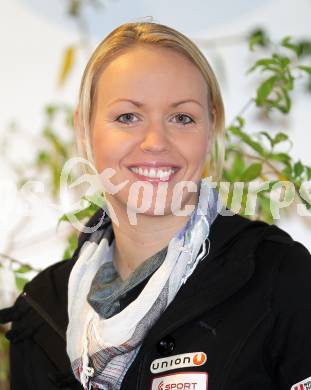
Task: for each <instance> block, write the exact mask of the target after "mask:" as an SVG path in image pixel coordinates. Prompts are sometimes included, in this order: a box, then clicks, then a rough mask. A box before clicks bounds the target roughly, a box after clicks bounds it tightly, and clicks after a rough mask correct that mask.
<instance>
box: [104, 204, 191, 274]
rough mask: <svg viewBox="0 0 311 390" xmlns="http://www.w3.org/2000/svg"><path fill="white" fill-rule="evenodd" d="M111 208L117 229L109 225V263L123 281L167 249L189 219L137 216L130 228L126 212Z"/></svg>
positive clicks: (172, 216) (113, 225)
mask: <svg viewBox="0 0 311 390" xmlns="http://www.w3.org/2000/svg"><path fill="white" fill-rule="evenodd" d="M112 203H113V202H111V204H112ZM112 205H113V209H114V210H115V212H116V214H117V216H118V222H119V226H117V225H116V224H115V223H114V222H113V221H112V227H113V232H114V238H115V251H114V255H113V262H114V265H115V267H116V268H117V270H118V273H119V275H120V277H121V279H123V280H125V279H127V278H128V277H129V276H130V274H131V273H132V272H133V271H134V270H135V269H136V268H137V267H138V266H140V265H141V264H142V263H143V262H144V261H145V260H146V259H148V258H149V257H150V256H152V255H154V254H155V253H157V252H158V251H160V250H161V249H162V248H164V247H165V246H167V245H168V243H169V242H170V240H171V239H172V238H173V237H174V236H175V235H176V233H177V232H178V231H179V230H180V229H182V228H183V227H184V225H185V224H186V223H187V221H188V220H189V218H190V215H188V216H176V215H173V214H169V215H161V216H159V215H146V214H138V215H137V224H135V225H132V224H130V221H129V219H128V215H127V212H126V210H124V209H123V208H121V207H118V208H116V207H117V205H115V204H112Z"/></svg>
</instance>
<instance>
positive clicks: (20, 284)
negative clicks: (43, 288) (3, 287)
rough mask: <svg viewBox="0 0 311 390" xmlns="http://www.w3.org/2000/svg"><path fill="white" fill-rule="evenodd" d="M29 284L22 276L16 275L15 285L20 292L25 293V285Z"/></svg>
mask: <svg viewBox="0 0 311 390" xmlns="http://www.w3.org/2000/svg"><path fill="white" fill-rule="evenodd" d="M26 283H28V280H27V279H25V278H21V277H20V276H17V275H15V284H16V287H17V289H18V290H19V291H23V289H24V287H25V284H26Z"/></svg>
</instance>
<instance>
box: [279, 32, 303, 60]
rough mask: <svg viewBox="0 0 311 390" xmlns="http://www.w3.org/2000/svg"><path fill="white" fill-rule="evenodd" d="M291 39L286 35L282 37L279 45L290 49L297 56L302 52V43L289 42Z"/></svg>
mask: <svg viewBox="0 0 311 390" xmlns="http://www.w3.org/2000/svg"><path fill="white" fill-rule="evenodd" d="M291 40H292V37H291V36H287V37H285V38H283V39H282V41H281V46H283V47H286V48H287V49H290V50H292V51H293V52H295V54H296V55H297V57H300V56H301V54H302V51H303V47H302V45H301V44H294V43H291Z"/></svg>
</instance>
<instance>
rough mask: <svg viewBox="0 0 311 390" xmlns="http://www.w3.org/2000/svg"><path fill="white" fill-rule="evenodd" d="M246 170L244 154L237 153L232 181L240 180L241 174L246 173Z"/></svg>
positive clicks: (233, 165) (232, 170)
mask: <svg viewBox="0 0 311 390" xmlns="http://www.w3.org/2000/svg"><path fill="white" fill-rule="evenodd" d="M244 169H245V163H244V159H243V157H242V153H239V152H238V153H236V155H235V158H234V160H233V164H232V169H231V176H232V179H233V180H234V179H238V178H239V177H240V176H241V174H242V173H243V172H244Z"/></svg>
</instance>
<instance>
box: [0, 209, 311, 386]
mask: <svg viewBox="0 0 311 390" xmlns="http://www.w3.org/2000/svg"><path fill="white" fill-rule="evenodd" d="M100 217H101V212H100V211H99V212H97V213H96V214H95V216H94V217H93V218H92V219H91V220H90V221H89V223H88V226H92V225H93V224H94V225H95V224H96V223H97V221H98V220H99V218H100ZM87 238H88V234H86V233H81V234H80V236H79V244H78V248H77V250H76V251H75V253H74V255H73V257H72V259H70V260H66V261H61V262H59V263H56V264H54V265H52V266H50V267H49V268H47V269H46V270H45V271H43V272H41V273H40V274H39V275H38V276H36V277H35V278H34V280H32V281H31V282H30V283H28V284H27V285H26V287H25V290H24V293H23V294H22V295H20V297H19V298H18V299H17V301H16V303H15V305H14V306H13V307H12V308H8V309H6V310H2V311H0V322H1V321H2V322H8V321H12V322H13V323H12V330H11V331H9V332H8V334H7V337H8V338H9V339H10V340H11V349H10V352H11V375H12V380H11V389H12V390H21V389H23V390H35V389H40V390H52V389H53V390H55V389H60V388H62V389H81V388H82V387H81V386H80V384H79V383H78V382H77V381H76V380H75V378H74V376H73V374H72V371H71V367H70V362H69V359H68V356H67V354H66V349H65V348H66V342H65V333H66V327H67V323H68V317H67V284H68V278H69V275H70V271H71V269H72V267H73V265H74V262H75V260H76V259H77V257H78V253H79V250H80V248H81V246H82V244H83V242H84V241H85V240H86V239H87ZM209 239H210V252H209V254H208V256H207V257H206V258H205V259H203V260H202V261H201V262H200V263H199V265H198V266H197V268H196V270H195V271H194V273H193V274H192V275H191V277H190V278H189V279H188V281H187V283H186V284H185V285H184V286H183V287H182V288H181V289H180V290H179V292H178V294H177V295H176V297H175V299H174V300H173V302H172V303H171V304H170V305H169V306H168V308H167V309H166V311H165V312H164V313H163V314H162V316H161V317H160V318H159V319H158V321H157V322H156V323H155V325H154V326H153V327H152V329H151V330H150V331H149V333H148V334H147V336H146V337H145V339H144V341H143V344H142V347H141V348H140V351H139V353H138V355H137V357H136V359H135V360H134V362H133V363H132V365H131V366H130V368H129V370H128V371H127V373H126V376H125V378H124V380H123V383H122V390H147V389H152V390H153V389H156V390H171V389H172V390H173V389H176V390H177V389H182V390H186V389H189V390H190V389H194V390H201V389H203V388H204V389H205V388H206V389H207V388H208V389H209V390H290V389H291V387H292V386H293V385H294V384H296V383H298V382H300V381H303V380H305V379H306V378H308V377H311V256H310V253H309V252H308V251H307V250H306V248H305V247H304V246H303V245H301V244H300V243H298V242H296V241H294V240H292V239H291V237H290V236H289V235H288V234H287V233H285V232H284V231H283V230H281V229H279V228H277V227H276V226H274V225H271V226H269V225H267V224H265V223H263V222H252V221H249V220H247V219H245V218H242V217H240V216H238V215H235V216H221V215H219V216H218V217H217V218H216V220H215V222H214V223H213V225H212V227H211V232H210V236H209ZM142 288H143V284H142V285H141V286H138V288H137V289H136V290H135V291H134V292H132V296H126V297H124V301H123V303H122V304H123V305H124V306H126V305H127V304H128V302H130V301H131V300H133V299H134V298H135V296H136V295H137V294H139V292H140V291H141V289H142ZM196 352H197V353H199V354H198V355H197V357H199V358H200V357H202V356H203V355H202V354H201V353H200V352H204V353H205V354H206V355H205V356H206V361H205V362H204V364H203V365H198V364H197V365H196V364H194V363H193V355H184V354H191V353H196ZM181 354H182V355H183V356H176V355H181ZM189 356H190V357H191V359H192V360H191V359H190V357H189ZM185 357H186V359H187V360H185ZM156 359H164V360H160V361H158V360H156ZM155 360H156V361H155ZM190 360H191V364H189V362H190ZM199 360H200V359H199ZM184 362H186V366H188V367H186V368H185V367H184V366H183V365H182V363H184ZM151 370H152V371H154V373H152V372H151ZM198 375H201V376H200V378H201V379H200V380H202V381H204V383H205V380H206V381H207V383H208V385H199V384H198V383H199V379H196V378H198ZM188 379H189V380H188ZM196 381H198V382H196ZM200 383H201V382H200ZM202 383H203V382H202ZM310 384H311V382H310ZM307 388H308V387H305V389H307ZM297 389H298V390H301V389H302V388H300V387H299V388H297ZM295 390H296V389H295Z"/></svg>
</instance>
